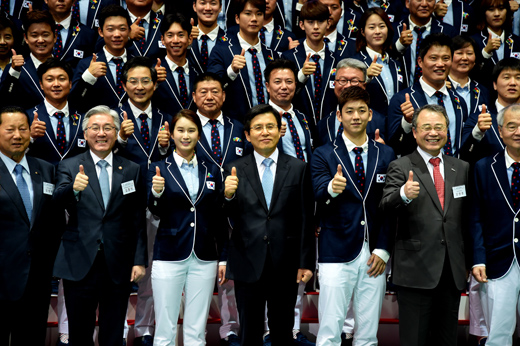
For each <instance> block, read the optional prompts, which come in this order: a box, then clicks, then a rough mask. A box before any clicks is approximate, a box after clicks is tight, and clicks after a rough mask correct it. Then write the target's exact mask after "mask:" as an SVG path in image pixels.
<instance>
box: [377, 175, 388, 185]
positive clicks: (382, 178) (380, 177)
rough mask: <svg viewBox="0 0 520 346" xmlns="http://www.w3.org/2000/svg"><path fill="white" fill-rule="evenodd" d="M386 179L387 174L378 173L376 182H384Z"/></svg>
mask: <svg viewBox="0 0 520 346" xmlns="http://www.w3.org/2000/svg"><path fill="white" fill-rule="evenodd" d="M385 181H386V174H378V175H376V183H384V182H385Z"/></svg>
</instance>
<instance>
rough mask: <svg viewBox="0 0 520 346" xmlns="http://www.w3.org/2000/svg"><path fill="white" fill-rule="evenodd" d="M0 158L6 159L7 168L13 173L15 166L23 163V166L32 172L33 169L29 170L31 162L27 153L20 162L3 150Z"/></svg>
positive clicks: (28, 171)
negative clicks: (5, 153) (28, 160)
mask: <svg viewBox="0 0 520 346" xmlns="http://www.w3.org/2000/svg"><path fill="white" fill-rule="evenodd" d="M0 158H1V159H2V161H4V164H5V167H6V168H7V170H8V171H9V173H11V174H13V173H14V168H15V167H16V165H18V164H20V165H22V167H23V168H25V170H26V171H27V173H29V174H31V171H30V170H29V163H28V162H27V157H26V156H25V155H24V156H23V157H22V159H21V160H20V163H18V162H16V161H14V160H13V159H11V158H10V157H8V156H7V155H4V154H3V153H2V152H0Z"/></svg>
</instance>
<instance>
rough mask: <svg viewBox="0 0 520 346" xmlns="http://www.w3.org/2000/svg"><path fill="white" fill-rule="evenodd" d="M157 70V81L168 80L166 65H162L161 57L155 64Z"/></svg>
mask: <svg viewBox="0 0 520 346" xmlns="http://www.w3.org/2000/svg"><path fill="white" fill-rule="evenodd" d="M155 71H157V83H161V82H164V81H165V80H166V76H167V73H166V67H164V66H161V59H159V58H157V64H155Z"/></svg>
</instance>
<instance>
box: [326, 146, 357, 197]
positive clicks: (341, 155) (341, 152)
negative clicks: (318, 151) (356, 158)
mask: <svg viewBox="0 0 520 346" xmlns="http://www.w3.org/2000/svg"><path fill="white" fill-rule="evenodd" d="M333 146H334V153H335V154H336V157H337V158H338V161H339V162H340V163H341V166H342V167H343V172H344V173H343V174H344V175H345V174H346V175H347V178H348V180H349V182H348V183H347V186H348V184H351V185H352V186H353V187H354V189H355V191H356V192H357V194H356V196H357V197H359V199H363V195H362V194H361V192H360V191H359V189H358V186H357V184H356V182H355V181H354V178H353V177H355V175H356V173H355V172H354V167H353V166H352V162H351V161H350V154H349V152H348V150H347V147H346V146H345V141H344V140H343V137H340V136H338V137H336V139H335V140H334V142H333Z"/></svg>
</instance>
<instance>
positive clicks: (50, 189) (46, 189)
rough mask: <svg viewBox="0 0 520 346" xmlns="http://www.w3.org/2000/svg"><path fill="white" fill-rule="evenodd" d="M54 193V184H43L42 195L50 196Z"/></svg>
mask: <svg viewBox="0 0 520 346" xmlns="http://www.w3.org/2000/svg"><path fill="white" fill-rule="evenodd" d="M53 193H54V184H51V183H46V182H43V194H44V195H51V196H52V194H53Z"/></svg>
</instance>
